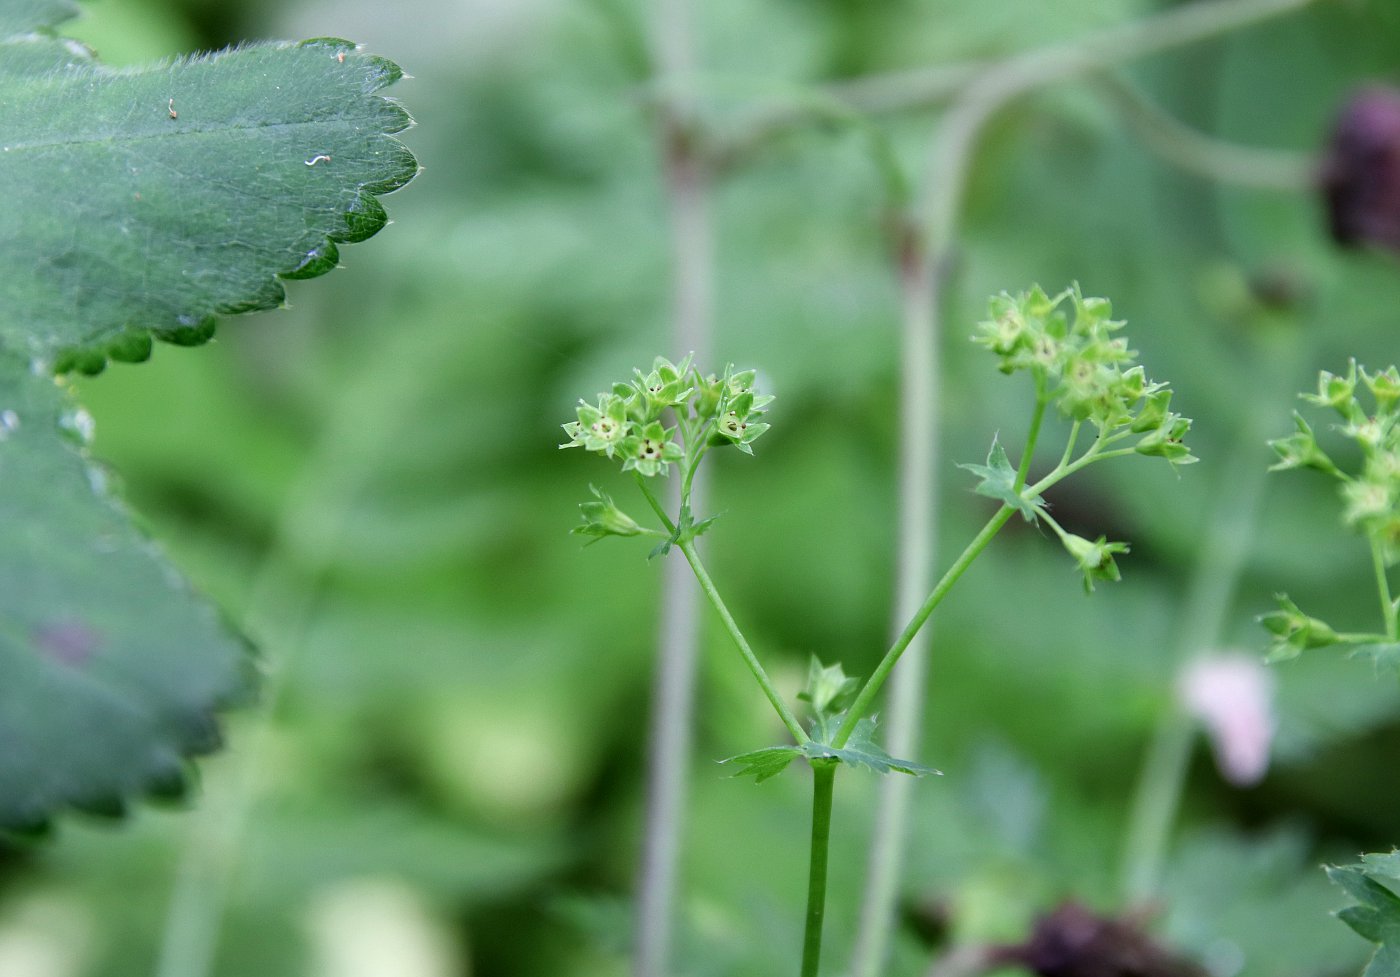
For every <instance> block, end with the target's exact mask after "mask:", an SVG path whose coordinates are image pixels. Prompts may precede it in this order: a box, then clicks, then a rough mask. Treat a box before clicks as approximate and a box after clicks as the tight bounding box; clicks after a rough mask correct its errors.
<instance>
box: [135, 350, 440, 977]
mask: <svg viewBox="0 0 1400 977" xmlns="http://www.w3.org/2000/svg"><path fill="white" fill-rule="evenodd" d="M390 335H391V336H392V337H393V338H386V339H384V340H383V341H382V342H383V343H384V344H386V345H383V346H381V348H380V349H379V350H378V352H377V354H376V355H375V356H373V357H369V358H367V359H366V361H365V362H364V363H363V365H362V366H361V367H360V369H359V372H358V374H357V375H356V376H355V377H353V378H351V379H350V380H349V381H348V382H346V383H345V384H343V385H341V386H340V388H339V394H338V397H337V399H336V401H335V403H334V404H333V405H332V408H331V410H330V411H329V412H328V413H327V415H326V423H325V425H324V427H323V430H322V431H321V434H320V436H319V437H318V439H317V441H316V444H315V447H314V449H313V450H312V451H311V453H310V456H309V457H308V459H307V462H306V464H305V466H304V467H303V468H302V470H301V473H300V475H299V476H298V478H297V480H296V482H295V483H294V484H293V485H292V486H291V487H290V489H289V490H288V491H287V495H286V497H285V500H284V501H283V503H282V508H281V512H280V513H279V515H278V519H277V524H276V527H275V533H274V535H273V542H272V545H271V547H270V548H269V550H268V551H267V553H266V554H265V555H264V556H263V558H262V562H261V564H260V566H259V568H258V570H257V572H256V574H255V576H254V578H253V581H252V585H251V587H250V588H249V596H248V600H247V603H246V604H245V606H244V609H243V615H242V617H243V621H244V623H245V630H246V632H247V633H248V635H249V636H250V637H251V638H252V639H253V641H254V643H255V644H256V646H257V647H258V648H259V649H260V651H261V664H262V667H263V670H264V672H265V673H266V676H267V677H266V681H265V683H264V686H263V693H262V699H261V701H260V702H259V704H258V705H257V707H256V708H255V709H252V710H250V711H249V712H248V714H247V716H246V720H247V721H246V723H245V724H244V726H243V729H242V730H241V736H240V737H238V741H237V742H235V743H234V744H233V745H232V747H231V749H230V753H229V756H228V757H227V760H226V766H225V769H224V770H222V771H221V773H222V774H223V776H222V777H219V778H210V779H211V781H213V782H211V783H210V784H209V790H208V796H207V797H206V798H205V800H204V803H203V804H202V805H201V807H200V809H199V810H198V811H197V812H196V813H195V814H193V815H191V818H192V819H191V821H190V823H189V825H188V827H187V834H186V838H185V842H184V851H183V853H182V854H181V858H180V865H179V869H178V874H177V876H176V879H175V884H174V887H173V889H172V892H171V894H170V902H169V907H168V909H167V911H166V920H165V929H164V932H163V934H162V937H161V946H160V957H159V960H158V962H157V965H156V967H155V969H154V975H155V977H208V975H210V974H212V973H214V970H215V967H214V964H215V960H216V959H217V957H218V950H219V940H220V932H221V930H222V928H223V921H224V916H225V913H226V910H227V905H228V900H229V893H230V891H231V889H232V886H233V884H234V877H235V875H236V872H237V869H238V860H239V857H240V855H241V853H242V852H244V851H246V850H247V849H246V847H245V845H244V842H245V840H246V838H247V836H248V834H249V832H250V830H251V826H252V822H253V818H254V815H255V814H256V809H257V803H258V799H259V796H260V795H261V793H262V792H263V789H264V787H265V780H266V777H265V773H266V771H267V770H268V769H269V768H270V767H271V766H273V764H271V763H270V760H271V758H272V747H273V730H272V725H273V723H274V721H275V719H276V713H277V705H278V702H279V700H280V698H281V691H282V689H283V687H284V686H285V684H286V676H287V671H288V669H289V668H290V666H291V663H292V659H293V657H294V656H295V653H296V651H297V650H298V649H299V648H300V647H301V645H302V643H303V642H304V640H305V636H306V633H307V630H308V629H309V627H310V624H311V621H312V618H313V614H314V604H315V598H316V595H317V592H318V590H319V588H320V578H321V575H322V573H323V572H324V571H325V569H326V568H327V567H329V566H331V565H332V564H333V562H334V561H335V559H336V556H337V540H338V539H339V538H340V537H341V535H342V534H343V533H344V531H345V528H346V523H347V521H348V517H349V513H350V510H351V508H352V506H353V504H354V502H355V498H356V496H357V495H358V494H359V492H360V490H361V488H362V486H363V485H364V484H365V483H366V481H367V480H368V479H369V478H370V477H371V476H372V475H373V474H374V473H375V472H376V471H377V470H378V465H379V459H380V458H381V457H382V448H383V446H385V445H388V444H390V443H392V441H393V439H394V438H395V437H396V436H397V435H398V433H399V431H400V430H401V428H402V426H403V425H404V424H407V423H410V422H409V421H408V420H407V418H411V417H414V416H417V415H416V414H415V413H414V412H415V410H418V409H420V405H419V398H420V397H421V395H422V391H424V390H430V389H433V386H432V379H431V378H430V377H426V376H425V375H424V371H425V370H426V369H428V368H429V367H427V366H426V365H425V364H439V365H440V367H441V368H442V369H444V370H446V369H450V366H449V364H450V363H451V358H450V357H443V356H440V355H430V353H429V351H428V350H426V349H424V348H423V347H424V346H425V345H428V344H431V343H433V342H434V341H436V336H435V335H434V334H433V333H432V332H430V331H427V330H412V329H408V330H397V331H394V332H393V333H392V334H390ZM386 404H396V405H399V406H400V409H399V410H397V411H390V410H385V408H384V405H386Z"/></svg>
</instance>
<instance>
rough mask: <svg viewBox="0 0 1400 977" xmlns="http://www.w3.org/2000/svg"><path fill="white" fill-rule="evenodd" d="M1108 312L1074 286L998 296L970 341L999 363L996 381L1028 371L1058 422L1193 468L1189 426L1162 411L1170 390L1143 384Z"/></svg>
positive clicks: (1109, 308)
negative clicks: (1120, 435)
mask: <svg viewBox="0 0 1400 977" xmlns="http://www.w3.org/2000/svg"><path fill="white" fill-rule="evenodd" d="M1112 312H1113V309H1112V306H1111V305H1110V304H1109V302H1108V300H1107V299H1101V298H1085V297H1084V296H1083V295H1082V294H1081V293H1080V291H1079V288H1078V286H1074V287H1072V288H1068V289H1065V290H1064V291H1063V292H1061V293H1059V294H1058V295H1056V296H1054V297H1051V296H1048V295H1046V294H1045V292H1044V291H1043V290H1042V289H1041V288H1040V287H1039V286H1036V287H1035V288H1032V289H1031V290H1030V291H1029V292H1025V293H1022V294H1020V295H1015V296H1013V295H1010V294H1008V293H1006V292H1003V293H1002V294H1001V295H999V296H997V297H996V298H994V299H992V301H991V306H990V310H989V314H990V318H989V319H988V320H987V321H985V322H982V323H980V324H979V325H978V327H977V332H976V334H975V335H973V337H972V339H973V341H974V342H976V343H978V344H979V345H981V346H984V347H986V348H987V349H989V350H991V351H992V352H993V353H995V354H996V355H997V356H998V357H1000V358H1001V365H1000V369H1001V371H1002V372H1003V373H1014V372H1016V371H1018V370H1027V371H1029V372H1030V373H1031V375H1032V376H1033V377H1034V378H1035V383H1036V390H1037V392H1038V393H1040V394H1041V395H1043V396H1044V397H1047V398H1048V399H1049V400H1051V401H1053V402H1054V403H1055V404H1056V406H1057V407H1058V408H1059V410H1060V412H1061V413H1063V414H1064V415H1065V416H1067V417H1069V418H1071V419H1073V420H1075V421H1088V422H1091V423H1093V425H1094V426H1095V427H1096V428H1098V430H1099V432H1100V433H1108V432H1118V431H1124V432H1126V433H1129V434H1137V435H1141V437H1140V438H1139V439H1138V441H1137V443H1136V444H1134V445H1133V448H1134V450H1135V451H1137V452H1138V453H1139V454H1144V455H1149V456H1153V457H1161V458H1166V459H1167V460H1168V461H1170V462H1172V463H1174V464H1187V463H1189V462H1193V461H1195V460H1196V459H1195V458H1194V457H1193V456H1192V455H1191V452H1190V450H1189V449H1188V448H1187V447H1186V445H1185V444H1183V443H1182V442H1183V439H1184V438H1185V436H1186V432H1187V431H1188V430H1189V429H1190V427H1191V421H1190V419H1189V418H1186V417H1182V416H1181V415H1180V414H1176V413H1173V412H1172V411H1171V410H1170V409H1169V407H1170V404H1171V396H1172V392H1171V390H1170V389H1169V388H1168V387H1167V385H1166V384H1163V383H1154V382H1152V381H1151V380H1149V379H1148V378H1147V375H1146V373H1144V372H1143V368H1142V367H1141V366H1137V365H1135V363H1136V360H1137V353H1136V352H1135V351H1133V350H1130V349H1129V348H1128V342H1127V340H1126V339H1124V338H1122V337H1121V336H1115V335H1113V334H1114V333H1115V332H1117V331H1118V330H1119V329H1121V328H1123V323H1122V322H1121V321H1118V320H1115V319H1113V318H1111V316H1112Z"/></svg>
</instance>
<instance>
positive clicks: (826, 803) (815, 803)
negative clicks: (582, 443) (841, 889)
mask: <svg viewBox="0 0 1400 977" xmlns="http://www.w3.org/2000/svg"><path fill="white" fill-rule="evenodd" d="M811 766H812V848H811V860H810V862H809V867H808V872H807V926H806V930H805V931H804V933H803V937H802V977H817V972H818V970H819V969H820V968H821V958H822V921H823V919H824V918H825V916H826V862H827V853H828V851H829V850H830V843H831V795H832V793H833V790H834V787H835V784H836V767H837V764H836V763H835V762H833V761H830V760H818V761H815V762H813V763H812V765H811Z"/></svg>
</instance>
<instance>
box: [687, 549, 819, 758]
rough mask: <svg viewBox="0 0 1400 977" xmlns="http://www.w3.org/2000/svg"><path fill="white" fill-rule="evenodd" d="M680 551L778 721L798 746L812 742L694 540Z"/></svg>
mask: <svg viewBox="0 0 1400 977" xmlns="http://www.w3.org/2000/svg"><path fill="white" fill-rule="evenodd" d="M677 545H678V546H679V547H680V551H681V552H682V553H684V554H685V559H686V562H687V563H689V564H690V569H691V570H693V571H695V579H696V580H698V581H700V589H701V590H703V591H704V592H705V596H706V597H708V598H709V599H710V603H711V604H712V605H714V608H715V610H716V611H717V612H718V613H719V617H720V620H721V621H723V622H724V628H725V630H726V631H728V632H729V636H730V637H731V638H733V639H734V644H735V646H736V647H737V648H738V649H739V654H740V655H741V656H742V657H743V659H744V664H745V665H748V666H749V671H750V672H752V673H753V677H754V680H755V681H757V682H758V685H759V688H761V689H763V694H764V695H765V696H767V697H768V701H769V702H770V703H772V705H773V709H774V711H776V712H777V714H778V718H779V719H781V720H782V721H783V725H784V726H786V727H787V728H788V732H790V733H792V738H793V739H795V740H796V741H797V742H798V743H799V744H802V743H806V742H808V741H809V737H808V736H807V733H806V731H805V730H804V729H803V728H802V724H801V723H799V722H798V721H797V717H796V716H794V715H793V714H792V711H791V710H790V709H788V707H787V706H785V705H784V704H783V697H782V696H780V695H779V694H778V690H777V688H775V687H774V685H773V680H772V679H770V678H769V677H768V673H767V672H765V671H764V670H763V666H762V665H761V664H760V663H759V661H758V656H757V655H755V654H754V653H753V649H752V648H750V647H749V642H748V639H746V638H745V637H744V632H742V631H740V630H739V625H738V624H736V623H735V622H734V615H732V614H730V613H729V608H728V607H726V606H725V603H724V599H723V598H722V597H720V595H719V590H718V588H716V587H715V582H714V581H713V580H711V579H710V575H709V574H708V573H707V572H706V571H705V564H703V563H701V562H700V554H699V553H697V552H695V541H694V540H693V539H683V540H681V541H680V542H679V543H678V544H677Z"/></svg>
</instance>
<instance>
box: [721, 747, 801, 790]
mask: <svg viewBox="0 0 1400 977" xmlns="http://www.w3.org/2000/svg"><path fill="white" fill-rule="evenodd" d="M802 755H803V753H802V750H800V749H798V748H797V747H795V746H765V747H764V748H763V749H761V750H752V751H750V752H748V753H740V754H739V755H738V756H732V757H729V758H728V759H727V760H721V761H720V763H734V764H738V766H739V769H738V770H736V771H734V776H736V777H749V776H752V777H753V778H754V783H758V784H761V783H763V782H764V781H765V780H768V779H769V778H770V777H776V776H777V775H778V774H780V773H782V772H783V771H784V770H786V769H787V767H788V764H790V763H792V761H793V760H795V759H797V758H798V757H800V756H802Z"/></svg>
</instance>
